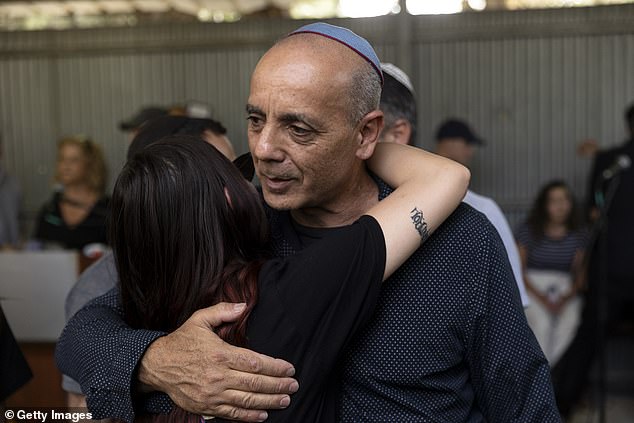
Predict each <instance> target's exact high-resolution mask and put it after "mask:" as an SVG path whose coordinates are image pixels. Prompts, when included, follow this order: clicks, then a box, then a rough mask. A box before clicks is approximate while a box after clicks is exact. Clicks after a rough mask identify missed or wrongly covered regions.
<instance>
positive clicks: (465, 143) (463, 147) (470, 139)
mask: <svg viewBox="0 0 634 423" xmlns="http://www.w3.org/2000/svg"><path fill="white" fill-rule="evenodd" d="M436 142H437V145H436V153H437V154H440V155H441V156H445V157H448V158H450V159H452V160H455V161H457V162H458V163H461V164H463V165H465V166H467V167H469V164H471V159H472V158H473V155H474V154H475V149H476V147H478V146H481V145H484V141H482V139H480V138H479V137H478V136H477V135H476V134H475V133H474V132H473V131H472V130H471V128H470V127H469V125H467V124H466V123H465V122H464V121H462V120H459V119H448V120H446V121H445V122H443V123H442V124H441V125H440V126H439V127H438V130H437V131H436Z"/></svg>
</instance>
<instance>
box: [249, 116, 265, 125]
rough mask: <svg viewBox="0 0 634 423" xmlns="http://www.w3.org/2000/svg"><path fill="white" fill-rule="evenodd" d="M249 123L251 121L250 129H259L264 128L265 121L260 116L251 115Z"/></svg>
mask: <svg viewBox="0 0 634 423" xmlns="http://www.w3.org/2000/svg"><path fill="white" fill-rule="evenodd" d="M247 121H249V127H251V128H259V127H261V126H262V122H263V119H262V118H261V117H259V116H254V115H249V116H247Z"/></svg>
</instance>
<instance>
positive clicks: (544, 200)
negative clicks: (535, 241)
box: [526, 180, 581, 238]
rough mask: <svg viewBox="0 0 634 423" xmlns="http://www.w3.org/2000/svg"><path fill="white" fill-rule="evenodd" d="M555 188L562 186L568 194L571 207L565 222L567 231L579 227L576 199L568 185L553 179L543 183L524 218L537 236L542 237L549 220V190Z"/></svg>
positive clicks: (579, 220)
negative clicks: (526, 217)
mask: <svg viewBox="0 0 634 423" xmlns="http://www.w3.org/2000/svg"><path fill="white" fill-rule="evenodd" d="M556 188H562V189H563V190H565V191H566V194H567V195H568V200H570V205H571V207H570V214H569V215H568V218H567V219H566V222H565V224H566V229H567V230H568V231H574V230H577V229H579V228H580V227H581V219H580V217H579V210H578V207H577V201H576V200H575V196H574V195H573V193H572V191H571V190H570V187H569V186H568V185H567V184H566V183H565V182H564V181H560V180H554V181H551V182H549V183H547V184H546V185H544V186H543V187H542V189H541V190H540V191H539V193H538V194H537V198H536V199H535V202H534V203H533V207H532V208H531V211H530V213H529V215H528V219H527V220H526V222H527V224H528V227H529V229H530V231H531V233H532V234H533V235H534V236H536V237H537V238H541V237H543V236H544V233H545V231H546V225H547V224H548V221H549V220H550V216H549V215H548V196H549V194H550V191H552V190H553V189H556Z"/></svg>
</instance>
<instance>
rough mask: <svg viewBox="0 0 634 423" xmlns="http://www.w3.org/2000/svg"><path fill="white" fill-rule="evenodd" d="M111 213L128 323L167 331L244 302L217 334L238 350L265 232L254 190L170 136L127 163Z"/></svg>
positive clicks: (195, 145) (223, 164) (200, 144)
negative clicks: (216, 307)
mask: <svg viewBox="0 0 634 423" xmlns="http://www.w3.org/2000/svg"><path fill="white" fill-rule="evenodd" d="M225 192H226V194H225ZM227 196H228V197H229V199H227ZM111 207H112V213H111V222H110V240H111V242H112V248H113V252H114V256H115V261H116V266H117V270H118V273H119V287H120V292H121V303H122V306H123V310H124V314H125V320H126V322H127V323H128V324H129V325H130V326H131V327H133V328H142V329H150V330H161V331H166V332H171V331H173V330H175V329H176V328H178V327H179V326H180V325H181V324H182V323H183V322H185V320H187V319H188V318H189V317H190V316H191V315H192V313H194V312H195V311H196V310H198V309H201V308H203V307H207V306H209V305H213V304H215V303H217V302H220V301H229V302H245V303H247V309H246V311H245V313H244V314H243V315H242V316H241V318H240V319H239V320H238V321H237V322H235V323H230V324H226V325H224V326H223V327H221V328H219V330H218V331H217V333H218V335H219V336H220V337H222V338H223V339H224V340H226V341H228V342H230V343H233V344H237V345H245V343H246V320H247V318H248V316H249V314H250V312H251V310H252V309H253V307H254V305H255V302H256V300H257V277H258V272H259V269H260V266H261V264H262V263H263V260H264V258H265V251H266V242H267V236H268V234H267V222H266V217H265V214H264V211H263V208H262V204H261V201H260V199H259V197H258V195H257V192H256V191H255V189H254V188H253V186H251V185H250V183H249V182H247V181H246V180H245V179H244V178H243V177H242V176H241V174H240V172H239V171H238V169H237V168H236V167H235V166H234V165H233V164H232V163H231V162H230V161H229V160H228V159H227V158H225V157H224V156H223V155H222V154H221V153H220V152H218V150H216V149H215V148H214V147H212V146H210V145H208V144H207V143H205V142H204V141H203V140H201V139H199V138H196V137H190V136H182V135H181V136H171V137H167V138H164V139H163V140H161V141H159V142H156V143H155V144H153V145H150V146H148V147H146V148H145V149H143V150H142V151H140V152H138V153H137V154H135V155H134V157H132V158H131V159H130V160H129V161H128V163H127V164H126V165H125V167H124V169H123V171H122V172H121V174H120V175H119V178H118V179H117V182H116V184H115V187H114V192H113V195H112V203H111ZM175 413H177V415H179V416H180V417H185V416H186V415H187V414H186V413H185V415H183V413H184V412H183V411H182V410H179V409H176V410H175ZM170 416H172V418H173V417H175V416H174V414H171V415H170ZM146 417H149V419H150V420H153V421H159V420H161V419H163V420H165V419H167V420H165V421H169V418H170V417H169V416H146ZM189 417H194V416H192V415H189ZM189 417H188V418H186V419H187V420H189V419H190V418H189Z"/></svg>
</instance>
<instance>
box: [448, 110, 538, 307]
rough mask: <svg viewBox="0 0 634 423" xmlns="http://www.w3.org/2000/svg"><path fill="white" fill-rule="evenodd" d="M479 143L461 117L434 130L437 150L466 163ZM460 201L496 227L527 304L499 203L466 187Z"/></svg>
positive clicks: (520, 270)
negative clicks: (482, 215)
mask: <svg viewBox="0 0 634 423" xmlns="http://www.w3.org/2000/svg"><path fill="white" fill-rule="evenodd" d="M482 145H484V141H483V140H482V139H481V138H480V137H478V136H477V135H476V134H475V133H474V132H473V131H472V130H471V128H470V127H469V125H467V124H466V123H465V122H464V121H462V120H458V119H448V120H446V121H445V122H443V123H442V124H441V125H440V126H439V127H438V129H437V131H436V153H437V154H440V155H441V156H444V157H447V158H450V159H452V160H455V161H457V162H458V163H461V164H463V165H465V166H467V167H469V165H470V164H471V159H472V158H473V155H474V153H475V148H476V146H482ZM462 201H464V202H465V203H467V204H468V205H470V206H471V207H473V208H474V209H476V210H477V211H479V212H481V213H482V214H484V215H485V216H486V218H487V219H489V221H490V222H491V223H492V224H493V226H494V227H495V229H496V230H497V233H498V235H499V236H500V238H501V239H502V243H503V244H504V249H505V250H506V255H507V256H508V261H509V262H510V264H511V268H512V269H513V276H514V278H515V283H516V284H517V288H518V290H519V294H520V298H521V300H522V305H523V306H524V307H526V306H528V304H529V303H530V300H529V299H528V296H527V295H526V289H525V287H524V278H523V276H522V265H521V262H520V256H519V252H518V250H517V245H516V244H515V238H514V237H513V231H512V230H511V227H510V225H509V223H508V221H507V220H506V217H505V216H504V213H503V212H502V210H501V209H500V206H498V204H497V203H496V202H495V200H493V199H492V198H489V197H485V196H484V195H480V194H477V193H475V192H474V191H472V190H468V191H467V195H465V197H464V199H463V200H462Z"/></svg>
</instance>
